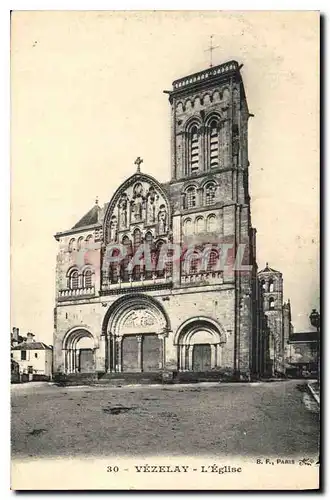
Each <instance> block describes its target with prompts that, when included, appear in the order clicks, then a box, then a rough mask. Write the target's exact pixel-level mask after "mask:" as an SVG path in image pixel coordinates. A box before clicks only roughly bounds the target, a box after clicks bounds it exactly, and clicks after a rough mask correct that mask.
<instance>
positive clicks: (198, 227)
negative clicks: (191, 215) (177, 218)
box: [195, 217, 204, 234]
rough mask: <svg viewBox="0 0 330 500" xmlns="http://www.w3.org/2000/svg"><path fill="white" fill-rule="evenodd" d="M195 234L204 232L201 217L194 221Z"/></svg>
mask: <svg viewBox="0 0 330 500" xmlns="http://www.w3.org/2000/svg"><path fill="white" fill-rule="evenodd" d="M195 227H196V233H197V234H198V233H202V232H203V231H204V219H203V217H197V219H196V221H195Z"/></svg>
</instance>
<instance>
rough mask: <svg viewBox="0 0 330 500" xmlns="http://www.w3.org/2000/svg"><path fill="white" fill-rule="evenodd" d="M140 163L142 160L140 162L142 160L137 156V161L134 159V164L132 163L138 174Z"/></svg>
mask: <svg viewBox="0 0 330 500" xmlns="http://www.w3.org/2000/svg"><path fill="white" fill-rule="evenodd" d="M141 163H143V160H142V158H140V157H139V156H138V157H137V159H136V160H135V162H134V165H137V167H136V171H137V172H138V173H140V172H141V168H140V165H141Z"/></svg>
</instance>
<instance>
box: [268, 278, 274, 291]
mask: <svg viewBox="0 0 330 500" xmlns="http://www.w3.org/2000/svg"><path fill="white" fill-rule="evenodd" d="M269 291H270V292H273V291H274V281H273V280H272V279H271V280H269Z"/></svg>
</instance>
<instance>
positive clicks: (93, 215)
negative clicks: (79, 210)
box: [72, 203, 101, 229]
mask: <svg viewBox="0 0 330 500" xmlns="http://www.w3.org/2000/svg"><path fill="white" fill-rule="evenodd" d="M100 211H101V209H100V207H99V206H98V204H97V203H96V204H95V205H94V206H93V208H91V209H90V210H89V211H88V212H87V213H86V214H85V215H84V216H83V217H82V218H81V219H80V220H79V221H78V222H77V224H75V225H74V226H73V227H72V229H77V228H78V227H85V226H91V225H92V224H96V223H97V222H99V215H100Z"/></svg>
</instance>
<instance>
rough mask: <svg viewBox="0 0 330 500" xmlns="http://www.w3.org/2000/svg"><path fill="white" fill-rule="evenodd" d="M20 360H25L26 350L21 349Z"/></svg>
mask: <svg viewBox="0 0 330 500" xmlns="http://www.w3.org/2000/svg"><path fill="white" fill-rule="evenodd" d="M21 361H26V351H21Z"/></svg>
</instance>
